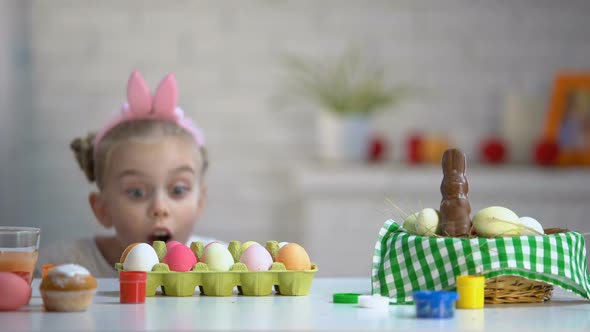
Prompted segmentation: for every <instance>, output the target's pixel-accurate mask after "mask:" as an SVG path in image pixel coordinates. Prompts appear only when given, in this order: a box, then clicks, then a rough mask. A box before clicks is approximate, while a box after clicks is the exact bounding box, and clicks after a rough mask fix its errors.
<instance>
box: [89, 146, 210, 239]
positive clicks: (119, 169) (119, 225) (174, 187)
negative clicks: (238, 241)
mask: <svg viewBox="0 0 590 332" xmlns="http://www.w3.org/2000/svg"><path fill="white" fill-rule="evenodd" d="M200 171H201V165H200V164H199V163H198V162H197V152H196V149H195V147H194V145H193V144H192V143H190V142H187V140H186V139H182V138H179V137H174V136H164V137H163V138H161V139H158V140H157V141H154V142H149V143H147V142H139V141H128V142H124V143H122V144H120V145H118V146H117V147H115V148H114V150H113V151H112V152H111V154H110V160H109V161H108V168H107V169H106V172H105V182H104V188H103V190H102V192H101V193H100V194H98V198H97V199H96V200H97V203H96V205H97V206H96V207H95V204H92V205H93V209H94V211H95V214H96V215H97V217H98V219H99V221H100V222H101V223H102V224H103V225H104V226H105V227H107V228H110V227H114V228H115V230H116V233H117V237H118V238H119V240H120V241H121V242H122V244H123V245H129V244H131V243H134V242H148V243H152V242H153V241H155V240H163V241H169V240H176V241H179V242H181V243H186V242H187V241H188V239H189V237H190V235H191V233H192V230H193V226H194V224H195V223H196V221H197V219H198V217H199V215H200V213H201V210H202V207H203V204H204V198H205V197H204V196H205V188H204V187H203V186H201V185H200V181H199V175H200ZM91 200H92V198H91ZM91 203H92V202H91ZM97 208H98V209H97Z"/></svg>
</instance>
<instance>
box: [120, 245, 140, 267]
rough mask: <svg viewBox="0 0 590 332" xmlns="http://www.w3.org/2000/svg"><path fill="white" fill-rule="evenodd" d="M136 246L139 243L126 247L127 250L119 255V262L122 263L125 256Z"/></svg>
mask: <svg viewBox="0 0 590 332" xmlns="http://www.w3.org/2000/svg"><path fill="white" fill-rule="evenodd" d="M138 244H139V242H135V243H131V244H130V245H128V246H127V248H125V251H123V254H122V255H121V259H119V262H120V263H124V262H125V258H127V255H129V252H130V251H131V249H133V247H135V246H136V245H138Z"/></svg>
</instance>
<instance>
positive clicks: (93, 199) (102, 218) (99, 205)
mask: <svg viewBox="0 0 590 332" xmlns="http://www.w3.org/2000/svg"><path fill="white" fill-rule="evenodd" d="M88 203H90V208H92V212H94V216H95V217H96V220H98V222H99V223H100V224H101V225H102V226H103V227H104V228H111V227H113V222H112V221H111V218H110V217H109V215H108V213H107V209H106V204H105V201H104V199H103V198H102V196H101V195H100V194H99V193H97V192H93V193H90V195H88Z"/></svg>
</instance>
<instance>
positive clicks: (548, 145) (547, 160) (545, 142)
mask: <svg viewBox="0 0 590 332" xmlns="http://www.w3.org/2000/svg"><path fill="white" fill-rule="evenodd" d="M534 153H535V155H534V157H535V162H536V163H537V165H540V166H550V165H554V164H555V163H556V162H557V156H558V155H559V145H558V144H557V143H556V142H555V141H553V140H549V139H541V140H540V141H539V142H537V144H536V145H535V151H534Z"/></svg>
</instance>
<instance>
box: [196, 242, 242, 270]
mask: <svg viewBox="0 0 590 332" xmlns="http://www.w3.org/2000/svg"><path fill="white" fill-rule="evenodd" d="M201 262H203V263H205V264H207V266H208V267H209V271H229V269H230V268H231V267H232V265H234V257H233V256H232V255H231V253H230V252H229V250H228V249H227V248H226V247H225V246H224V245H223V244H221V243H218V242H213V243H209V244H208V245H207V246H206V247H205V249H203V255H202V256H201Z"/></svg>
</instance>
